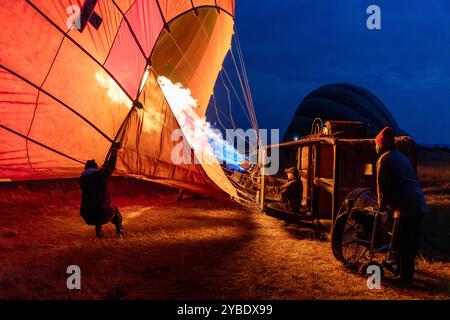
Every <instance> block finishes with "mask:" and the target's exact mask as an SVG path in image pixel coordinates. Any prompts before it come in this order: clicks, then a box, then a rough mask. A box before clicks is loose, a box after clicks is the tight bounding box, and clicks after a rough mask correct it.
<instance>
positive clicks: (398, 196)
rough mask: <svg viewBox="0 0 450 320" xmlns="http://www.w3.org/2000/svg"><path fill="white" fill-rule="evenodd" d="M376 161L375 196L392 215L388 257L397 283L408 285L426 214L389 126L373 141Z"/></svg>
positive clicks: (413, 176)
mask: <svg viewBox="0 0 450 320" xmlns="http://www.w3.org/2000/svg"><path fill="white" fill-rule="evenodd" d="M375 143H376V146H375V147H376V151H377V154H378V156H379V159H378V162H377V193H378V206H379V208H380V210H383V211H387V210H388V208H390V209H391V210H392V211H393V213H394V230H393V232H392V242H391V253H392V255H391V257H389V260H390V262H391V263H394V264H396V265H397V266H398V271H399V276H398V280H400V281H401V282H403V283H411V282H412V279H413V276H414V272H415V259H416V255H417V253H418V251H419V246H420V227H421V222H422V218H423V215H424V214H425V213H426V212H427V207H426V203H425V197H424V195H423V193H422V190H421V186H420V183H419V181H418V179H417V176H416V172H415V171H414V169H413V166H412V164H411V162H410V161H409V160H408V158H406V157H405V156H404V155H403V154H402V153H401V152H400V151H398V150H396V149H395V135H394V131H393V129H392V128H390V127H386V128H384V129H383V130H382V131H381V132H380V133H379V134H378V136H377V137H376V138H375Z"/></svg>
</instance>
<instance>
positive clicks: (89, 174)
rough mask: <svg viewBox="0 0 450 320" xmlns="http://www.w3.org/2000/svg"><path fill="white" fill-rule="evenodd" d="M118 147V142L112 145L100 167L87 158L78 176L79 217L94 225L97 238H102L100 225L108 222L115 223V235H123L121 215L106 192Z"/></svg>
mask: <svg viewBox="0 0 450 320" xmlns="http://www.w3.org/2000/svg"><path fill="white" fill-rule="evenodd" d="M119 147H120V144H119V143H115V144H114V145H113V147H112V150H111V153H110V156H109V158H108V159H107V160H106V161H105V163H104V164H103V166H102V167H101V168H100V169H98V166H97V163H96V162H95V160H89V161H88V162H87V163H86V165H85V168H84V171H83V172H82V174H81V177H80V187H81V191H82V199H81V208H80V213H81V217H82V218H83V220H84V221H85V222H86V224H88V225H93V226H95V233H96V235H97V238H99V239H101V238H103V232H102V225H104V224H107V223H109V222H111V223H113V224H114V225H115V227H116V233H117V236H118V237H123V228H122V215H121V214H120V212H119V209H117V207H115V206H113V205H111V198H110V196H109V193H108V180H109V177H110V176H111V175H112V173H113V171H114V168H115V166H116V161H117V151H118V149H119Z"/></svg>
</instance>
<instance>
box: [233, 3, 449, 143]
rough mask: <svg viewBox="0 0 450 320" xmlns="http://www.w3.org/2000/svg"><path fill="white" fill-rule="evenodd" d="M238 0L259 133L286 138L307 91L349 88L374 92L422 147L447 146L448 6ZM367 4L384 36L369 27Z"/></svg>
mask: <svg viewBox="0 0 450 320" xmlns="http://www.w3.org/2000/svg"><path fill="white" fill-rule="evenodd" d="M236 2H237V3H236V25H237V30H238V34H239V39H240V41H241V45H242V47H243V52H244V56H245V60H246V64H247V72H248V74H249V80H250V85H251V88H252V91H253V97H254V102H255V106H256V113H257V116H258V122H259V124H260V127H262V128H280V129H281V130H282V132H284V130H285V129H286V128H287V126H288V124H289V122H290V120H291V118H292V116H293V114H294V112H295V110H296V108H297V106H298V104H299V103H300V102H301V100H302V99H303V97H305V96H306V95H307V94H308V93H309V92H311V91H312V90H313V89H315V88H317V87H319V86H322V85H324V84H327V83H333V82H347V83H352V84H356V85H359V86H362V87H365V88H367V89H369V90H370V91H372V92H373V93H374V94H376V95H377V96H378V97H379V98H380V99H381V100H382V101H383V102H384V103H385V104H386V106H387V107H388V109H389V110H390V111H391V112H392V114H393V115H394V117H395V118H396V120H397V122H398V123H399V125H400V127H402V128H403V129H404V130H406V131H407V132H409V133H410V134H411V135H412V136H413V137H414V138H415V139H416V140H417V141H418V142H419V143H450V125H449V123H448V122H449V120H450V1H449V0H427V1H411V0H409V1H408V0H386V1H385V0H373V1H365V0H347V1H336V0H278V1H273V0H258V1H257V0H237V1H236ZM371 4H376V5H378V6H380V8H381V14H382V16H381V17H382V30H375V31H370V30H368V29H367V28H366V20H367V17H368V15H367V14H366V9H367V7H368V6H369V5H371ZM235 112H236V111H235Z"/></svg>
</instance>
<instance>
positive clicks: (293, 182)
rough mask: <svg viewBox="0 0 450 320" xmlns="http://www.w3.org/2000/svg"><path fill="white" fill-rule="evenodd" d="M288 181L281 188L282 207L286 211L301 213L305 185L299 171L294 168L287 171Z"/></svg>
mask: <svg viewBox="0 0 450 320" xmlns="http://www.w3.org/2000/svg"><path fill="white" fill-rule="evenodd" d="M285 172H286V174H287V178H288V181H287V182H286V183H285V184H283V185H282V186H281V187H280V193H281V205H282V207H283V208H284V209H286V210H288V211H293V212H299V211H300V207H301V199H302V196H303V185H302V181H301V180H300V176H299V171H298V169H297V168H295V167H292V168H288V169H286V170H285Z"/></svg>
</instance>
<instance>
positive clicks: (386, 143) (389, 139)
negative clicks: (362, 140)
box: [375, 127, 395, 148]
mask: <svg viewBox="0 0 450 320" xmlns="http://www.w3.org/2000/svg"><path fill="white" fill-rule="evenodd" d="M375 142H376V143H377V144H378V145H379V146H380V147H382V148H393V147H395V133H394V129H392V128H391V127H386V128H384V129H383V130H381V131H380V133H379V134H378V135H377V136H376V137H375Z"/></svg>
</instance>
